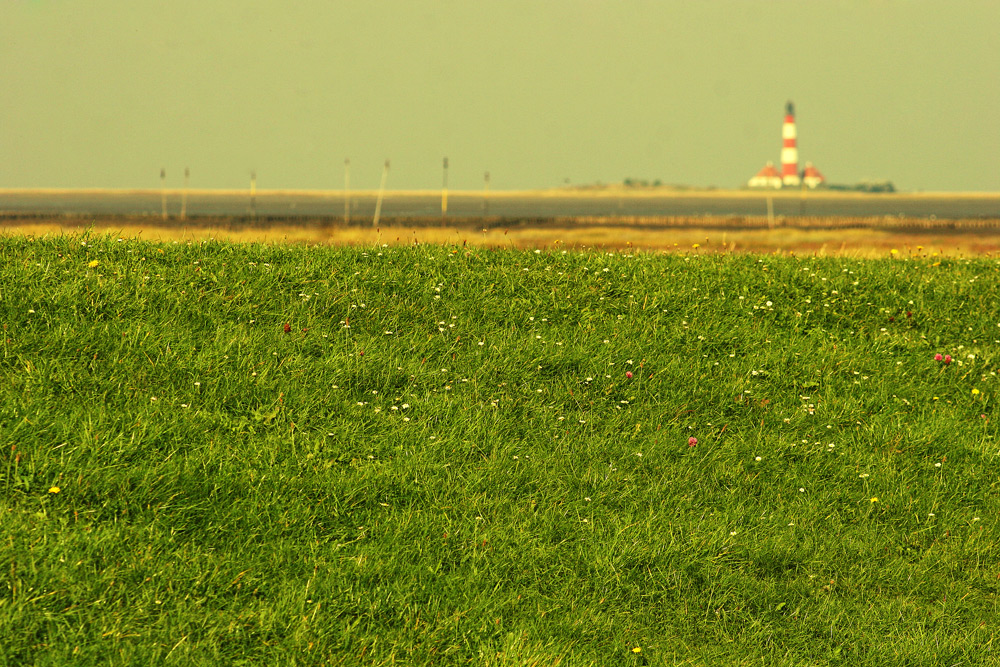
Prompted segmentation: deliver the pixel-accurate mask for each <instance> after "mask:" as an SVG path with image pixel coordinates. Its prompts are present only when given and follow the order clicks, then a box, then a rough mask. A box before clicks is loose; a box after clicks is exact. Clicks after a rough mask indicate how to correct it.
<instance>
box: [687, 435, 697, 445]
mask: <svg viewBox="0 0 1000 667" xmlns="http://www.w3.org/2000/svg"><path fill="white" fill-rule="evenodd" d="M697 444H698V438H696V437H694V436H693V435H692V436H691V437H690V438H688V447H694V446H695V445H697Z"/></svg>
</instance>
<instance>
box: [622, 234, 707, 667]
mask: <svg viewBox="0 0 1000 667" xmlns="http://www.w3.org/2000/svg"><path fill="white" fill-rule="evenodd" d="M691 247H692V248H694V249H695V250H697V249H698V248H700V247H701V244H700V243H695V244H694V245H693V246H691ZM632 650H633V652H634V651H635V649H632Z"/></svg>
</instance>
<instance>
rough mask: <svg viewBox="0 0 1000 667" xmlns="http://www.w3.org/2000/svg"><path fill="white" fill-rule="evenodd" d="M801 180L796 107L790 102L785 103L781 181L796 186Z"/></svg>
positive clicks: (786, 185) (782, 127)
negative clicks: (796, 132)
mask: <svg viewBox="0 0 1000 667" xmlns="http://www.w3.org/2000/svg"><path fill="white" fill-rule="evenodd" d="M800 182H801V181H800V179H799V148H798V144H797V142H796V135H795V107H794V106H793V105H792V103H791V102H789V103H788V104H786V105H785V123H784V125H782V126H781V183H782V185H784V186H785V187H786V188H787V187H796V186H798V185H799V183H800Z"/></svg>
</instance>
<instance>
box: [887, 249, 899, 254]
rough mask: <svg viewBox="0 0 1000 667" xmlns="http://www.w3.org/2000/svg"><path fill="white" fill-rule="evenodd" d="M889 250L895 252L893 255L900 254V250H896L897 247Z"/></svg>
mask: <svg viewBox="0 0 1000 667" xmlns="http://www.w3.org/2000/svg"><path fill="white" fill-rule="evenodd" d="M889 252H890V253H891V254H893V255H898V254H899V251H898V250H896V249H895V248H893V249H892V250H890V251H889Z"/></svg>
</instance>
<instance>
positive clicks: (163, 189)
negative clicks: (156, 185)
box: [160, 167, 167, 220]
mask: <svg viewBox="0 0 1000 667" xmlns="http://www.w3.org/2000/svg"><path fill="white" fill-rule="evenodd" d="M160 204H161V208H162V209H163V219H164V220H166V219H167V170H166V169H165V168H162V167H161V168H160Z"/></svg>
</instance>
